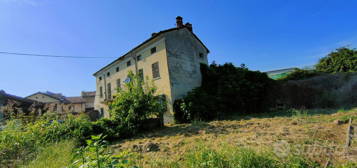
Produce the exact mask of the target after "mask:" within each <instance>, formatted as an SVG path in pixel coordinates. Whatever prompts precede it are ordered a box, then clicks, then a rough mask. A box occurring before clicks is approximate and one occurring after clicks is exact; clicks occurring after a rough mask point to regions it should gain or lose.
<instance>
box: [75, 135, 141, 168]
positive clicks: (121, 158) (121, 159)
mask: <svg viewBox="0 0 357 168" xmlns="http://www.w3.org/2000/svg"><path fill="white" fill-rule="evenodd" d="M129 156H130V155H129V153H126V152H122V153H121V154H118V155H114V156H113V155H112V152H110V151H109V150H108V149H107V145H106V142H105V141H104V140H103V137H102V135H98V136H92V137H91V139H89V140H87V146H86V147H82V148H79V149H78V150H77V156H76V159H77V160H75V161H74V162H73V163H72V164H71V165H70V166H69V168H83V167H86V168H104V167H105V168H107V167H108V168H115V167H118V168H129V167H130V168H136V166H134V165H133V164H134V163H133V162H131V161H130V160H128V159H127V158H128V157H129Z"/></svg>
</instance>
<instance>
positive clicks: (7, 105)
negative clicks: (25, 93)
mask: <svg viewBox="0 0 357 168" xmlns="http://www.w3.org/2000/svg"><path fill="white" fill-rule="evenodd" d="M33 103H34V101H32V100H29V99H26V98H22V97H19V96H15V95H12V94H8V93H6V92H5V91H3V90H0V121H2V120H3V119H4V117H5V116H7V115H8V114H6V113H5V112H8V111H9V110H10V111H11V112H13V113H16V114H27V113H29V111H28V110H27V108H29V107H30V106H31V105H32V104H33ZM23 107H25V108H23Z"/></svg>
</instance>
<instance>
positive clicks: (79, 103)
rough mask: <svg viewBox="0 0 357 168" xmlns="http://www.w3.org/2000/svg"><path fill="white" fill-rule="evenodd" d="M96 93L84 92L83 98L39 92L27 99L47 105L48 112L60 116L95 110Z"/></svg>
mask: <svg viewBox="0 0 357 168" xmlns="http://www.w3.org/2000/svg"><path fill="white" fill-rule="evenodd" d="M94 97H95V92H82V93H81V96H75V97H66V96H64V95H63V94H61V93H53V92H49V91H47V92H37V93H34V94H32V95H30V96H27V97H26V99H29V100H33V101H36V102H40V103H44V104H46V107H47V108H48V111H50V112H56V113H58V114H65V113H72V114H77V113H84V112H88V111H93V110H94Z"/></svg>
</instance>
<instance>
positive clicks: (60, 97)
mask: <svg viewBox="0 0 357 168" xmlns="http://www.w3.org/2000/svg"><path fill="white" fill-rule="evenodd" d="M35 94H43V95H46V96H48V97H51V98H54V99H56V100H58V101H60V102H68V100H67V99H66V97H65V96H63V95H62V94H61V93H53V92H49V91H46V92H36V93H34V94H31V95H29V96H27V97H26V98H28V97H30V96H33V95H35Z"/></svg>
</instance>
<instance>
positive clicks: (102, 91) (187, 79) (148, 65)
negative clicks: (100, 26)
mask: <svg viewBox="0 0 357 168" xmlns="http://www.w3.org/2000/svg"><path fill="white" fill-rule="evenodd" d="M208 53H209V50H208V48H207V47H206V46H205V45H204V44H203V42H202V41H201V40H200V39H199V38H198V37H197V36H196V35H195V33H194V32H193V27H192V24H190V23H186V24H183V19H182V17H180V16H178V17H177V18H176V27H175V28H171V29H167V30H163V31H160V32H158V33H152V36H151V37H150V38H149V39H147V40H145V41H144V42H142V43H141V44H139V45H138V46H136V47H135V48H133V49H132V50H130V51H129V52H128V53H126V54H124V55H123V56H121V57H119V58H118V59H116V60H114V61H113V62H112V63H110V64H108V65H106V66H105V67H103V68H101V69H100V70H98V71H97V72H96V73H94V76H95V78H96V94H95V101H94V108H95V109H96V110H98V111H100V113H101V114H102V115H103V116H104V117H109V113H108V106H107V105H106V104H107V102H110V101H111V100H112V99H113V95H114V94H115V92H116V88H119V87H122V85H123V83H124V82H125V81H128V80H129V79H128V77H127V75H128V72H129V71H132V72H133V73H136V74H139V75H140V76H142V78H143V79H145V80H150V81H151V80H153V81H154V84H155V86H156V87H157V88H158V90H157V94H158V95H163V97H165V98H166V100H167V102H168V108H167V109H168V110H167V112H166V113H165V114H164V122H165V123H171V122H173V103H174V101H175V100H176V99H179V98H182V97H183V96H185V95H186V94H187V92H189V91H191V90H192V89H193V88H196V87H198V86H200V85H201V71H200V64H208V58H207V56H208Z"/></svg>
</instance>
